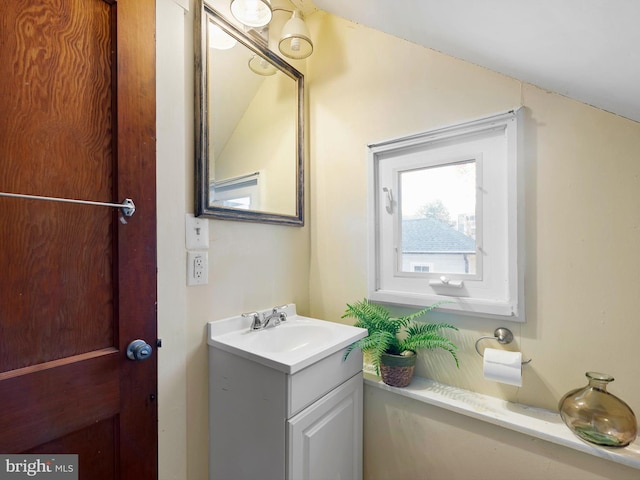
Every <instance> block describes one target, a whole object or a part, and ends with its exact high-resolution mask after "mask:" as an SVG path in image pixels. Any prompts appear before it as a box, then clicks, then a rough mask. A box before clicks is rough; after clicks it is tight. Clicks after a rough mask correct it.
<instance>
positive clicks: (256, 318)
mask: <svg viewBox="0 0 640 480" xmlns="http://www.w3.org/2000/svg"><path fill="white" fill-rule="evenodd" d="M242 316H243V317H245V318H246V317H251V318H252V320H251V326H250V327H249V330H260V329H261V328H262V322H261V321H260V314H259V313H258V312H249V313H243V314H242Z"/></svg>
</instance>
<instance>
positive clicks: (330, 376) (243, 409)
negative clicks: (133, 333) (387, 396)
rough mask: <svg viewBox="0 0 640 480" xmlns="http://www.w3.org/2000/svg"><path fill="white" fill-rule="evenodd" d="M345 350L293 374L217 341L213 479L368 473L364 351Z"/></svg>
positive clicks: (212, 356) (212, 350)
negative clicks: (364, 431)
mask: <svg viewBox="0 0 640 480" xmlns="http://www.w3.org/2000/svg"><path fill="white" fill-rule="evenodd" d="M277 328H280V327H277ZM343 355H344V348H341V349H340V350H339V351H337V352H334V353H332V354H330V355H328V356H326V357H324V358H321V359H319V360H318V361H316V362H315V363H313V364H311V365H309V366H306V367H305V368H303V369H301V370H299V371H296V372H294V373H291V374H289V373H286V372H284V371H281V370H279V369H278V368H274V367H273V366H268V365H263V364H261V363H259V362H256V361H254V360H250V359H248V358H243V357H242V356H238V355H235V354H233V353H230V352H228V351H224V350H222V349H220V348H216V347H215V346H211V345H210V347H209V373H210V379H209V402H210V409H209V412H210V413H209V416H210V417H209V448H210V462H209V470H210V475H209V477H210V479H211V480H243V479H244V480H256V479H259V480H283V479H288V480H307V479H309V480H311V479H317V480H330V479H336V480H337V479H343V480H347V479H348V480H359V479H361V478H362V391H363V385H362V353H361V352H360V351H359V350H354V351H353V352H352V353H351V355H350V356H349V358H348V359H347V360H346V361H343Z"/></svg>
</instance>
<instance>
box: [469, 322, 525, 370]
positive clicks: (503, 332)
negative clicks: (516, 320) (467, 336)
mask: <svg viewBox="0 0 640 480" xmlns="http://www.w3.org/2000/svg"><path fill="white" fill-rule="evenodd" d="M486 339H489V340H497V341H498V343H500V344H502V345H506V344H508V343H511V342H513V333H512V332H511V330H509V329H508V328H505V327H498V328H496V331H495V332H493V337H489V336H485V337H480V338H479V339H478V340H476V352H478V355H480V356H481V357H483V358H484V355H483V354H482V353H481V352H480V350H479V349H478V343H480V340H486ZM531 360H532V359H531V358H530V359H529V360H527V361H526V362H522V365H526V364H528V363H530V362H531Z"/></svg>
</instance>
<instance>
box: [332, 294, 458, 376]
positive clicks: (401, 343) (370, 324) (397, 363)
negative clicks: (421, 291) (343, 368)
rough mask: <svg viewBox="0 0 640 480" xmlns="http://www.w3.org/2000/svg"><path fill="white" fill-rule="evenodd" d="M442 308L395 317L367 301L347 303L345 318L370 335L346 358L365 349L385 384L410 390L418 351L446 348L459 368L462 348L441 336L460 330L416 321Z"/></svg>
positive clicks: (358, 343) (383, 308)
mask: <svg viewBox="0 0 640 480" xmlns="http://www.w3.org/2000/svg"><path fill="white" fill-rule="evenodd" d="M439 305H440V304H439V303H437V304H435V305H431V306H429V307H426V308H423V309H422V310H419V311H417V312H415V313H412V314H410V315H406V316H404V317H392V316H391V313H390V312H389V310H388V309H386V308H385V307H383V306H381V305H378V304H375V303H371V302H369V301H368V300H367V299H366V298H365V299H363V300H361V301H358V302H355V303H353V304H347V310H346V311H345V313H344V315H342V318H354V319H356V323H355V326H356V327H361V328H366V329H367V330H368V331H369V335H368V336H366V337H364V338H361V339H360V340H358V341H356V342H354V343H352V344H351V345H350V346H349V347H348V348H347V350H346V352H345V354H344V358H345V359H346V358H347V357H348V356H349V354H350V353H351V352H352V351H353V350H354V349H356V348H361V349H362V351H363V352H364V353H368V354H369V358H370V360H371V363H372V364H373V366H374V367H375V369H376V373H377V374H378V375H381V376H382V381H383V382H384V383H386V384H387V385H391V386H393V387H406V386H407V385H409V383H410V382H411V379H412V378H413V370H414V367H415V363H416V352H417V350H418V349H434V348H442V349H444V350H446V351H447V352H449V353H450V354H451V356H452V357H453V359H454V360H455V362H456V366H459V363H458V355H457V353H456V350H457V348H458V347H457V346H456V345H455V344H454V343H453V342H452V341H451V340H449V339H448V338H446V337H444V336H442V335H441V334H440V333H439V332H440V331H441V330H446V329H452V330H458V329H457V328H456V327H454V326H453V325H450V324H448V323H423V322H416V321H415V320H416V319H418V318H420V317H422V316H423V315H425V314H426V313H428V312H430V311H431V310H433V309H434V308H436V307H438V306H439Z"/></svg>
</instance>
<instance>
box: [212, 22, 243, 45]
mask: <svg viewBox="0 0 640 480" xmlns="http://www.w3.org/2000/svg"><path fill="white" fill-rule="evenodd" d="M236 43H238V41H237V40H236V39H235V38H233V37H232V36H231V35H229V34H227V33H226V32H225V31H224V30H222V29H221V28H220V27H219V26H217V25H215V24H214V23H212V22H209V47H211V48H215V49H217V50H229V49H230V48H233V47H235V46H236Z"/></svg>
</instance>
